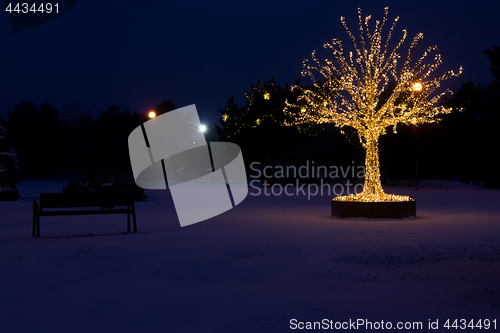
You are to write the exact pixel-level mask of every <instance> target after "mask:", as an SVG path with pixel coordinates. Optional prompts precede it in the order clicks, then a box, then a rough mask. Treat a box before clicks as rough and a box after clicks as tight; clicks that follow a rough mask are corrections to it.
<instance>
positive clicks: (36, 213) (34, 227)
mask: <svg viewBox="0 0 500 333" xmlns="http://www.w3.org/2000/svg"><path fill="white" fill-rule="evenodd" d="M37 217H38V202H36V201H33V236H36V220H37Z"/></svg>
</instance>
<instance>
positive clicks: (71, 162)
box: [0, 100, 176, 179]
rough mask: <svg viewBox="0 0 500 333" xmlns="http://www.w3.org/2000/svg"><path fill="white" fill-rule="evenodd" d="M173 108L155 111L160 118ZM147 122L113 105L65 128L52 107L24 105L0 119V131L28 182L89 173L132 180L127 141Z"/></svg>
mask: <svg viewBox="0 0 500 333" xmlns="http://www.w3.org/2000/svg"><path fill="white" fill-rule="evenodd" d="M175 108H176V106H175V104H174V103H173V102H172V101H170V100H166V101H163V102H162V103H161V104H159V105H157V106H156V107H155V111H156V113H157V115H160V114H162V113H165V112H168V111H171V110H174V109H175ZM145 121H147V115H144V114H139V113H137V112H131V110H130V109H129V108H127V107H125V108H124V109H121V108H120V106H118V105H112V106H109V107H108V109H107V110H106V111H101V112H100V113H99V117H98V118H97V119H95V120H94V119H92V118H91V117H82V118H81V119H80V120H78V121H77V122H68V121H66V120H64V119H61V118H60V117H59V114H58V112H57V109H56V107H54V106H53V105H52V104H50V103H48V102H46V103H42V104H40V105H39V106H37V105H35V104H34V103H32V102H27V101H21V102H20V103H19V104H17V105H16V106H15V107H14V110H13V111H12V112H9V113H8V119H4V118H3V117H1V116H0V126H2V127H5V128H7V133H8V135H7V144H8V145H9V147H11V148H13V149H15V150H17V151H19V153H20V157H21V168H22V171H23V173H24V177H25V178H26V179H37V178H56V177H69V178H72V177H81V176H85V175H89V174H93V173H101V174H113V175H116V176H118V177H131V176H132V169H131V166H130V160H129V154H128V136H129V134H130V132H131V131H132V130H133V129H135V128H136V127H137V126H140V125H141V124H142V123H144V122H145Z"/></svg>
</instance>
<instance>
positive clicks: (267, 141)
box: [216, 78, 316, 165]
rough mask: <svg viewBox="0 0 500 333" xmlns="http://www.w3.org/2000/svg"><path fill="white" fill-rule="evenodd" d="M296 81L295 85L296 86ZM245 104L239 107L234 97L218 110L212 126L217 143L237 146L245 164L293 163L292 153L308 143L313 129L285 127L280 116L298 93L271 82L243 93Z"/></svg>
mask: <svg viewBox="0 0 500 333" xmlns="http://www.w3.org/2000/svg"><path fill="white" fill-rule="evenodd" d="M299 83H300V81H298V80H297V82H296V83H295V84H296V85H298V84H299ZM244 94H245V97H246V103H245V105H243V106H239V105H238V104H237V103H236V101H235V97H234V95H233V96H232V97H231V98H230V99H229V100H228V102H227V104H226V106H225V107H224V108H223V109H220V110H219V111H220V114H221V116H220V119H219V124H218V125H216V129H217V132H218V134H219V139H220V140H221V141H230V142H234V143H236V144H238V145H239V146H240V147H241V149H242V150H243V151H245V160H246V161H252V162H253V161H258V162H261V164H262V165H269V164H273V162H274V161H280V162H284V161H285V160H288V161H290V159H293V158H294V156H293V153H292V151H293V149H295V148H296V147H297V146H300V145H301V144H303V143H304V142H305V141H307V140H308V137H309V133H312V131H313V130H316V129H315V128H309V127H310V125H309V124H307V125H304V126H301V127H299V129H302V132H305V133H301V132H300V131H299V130H298V128H292V127H288V126H285V125H284V123H285V122H286V121H291V118H290V117H289V116H287V115H286V114H284V113H283V108H284V107H285V102H286V100H294V101H296V100H297V96H298V91H295V92H293V91H291V89H290V87H289V86H288V85H286V84H285V86H284V87H282V86H280V85H277V84H276V83H275V81H274V78H271V80H269V81H266V82H259V81H257V84H255V85H254V84H252V85H251V89H250V90H249V91H245V93H244Z"/></svg>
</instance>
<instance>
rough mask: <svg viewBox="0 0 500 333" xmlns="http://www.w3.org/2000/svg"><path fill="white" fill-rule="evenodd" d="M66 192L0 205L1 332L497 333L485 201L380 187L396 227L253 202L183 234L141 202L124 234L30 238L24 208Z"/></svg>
mask: <svg viewBox="0 0 500 333" xmlns="http://www.w3.org/2000/svg"><path fill="white" fill-rule="evenodd" d="M66 183H67V182H55V181H54V182H42V181H23V182H21V183H20V184H18V186H17V187H18V189H19V193H20V194H21V195H22V198H21V199H20V201H18V202H0V253H1V255H0V287H1V289H0V332H2V333H10V332H72V333H76V332H134V333H135V332H199V333H203V332H291V331H301V330H299V329H295V330H292V329H291V328H290V320H292V319H296V320H297V322H317V321H321V320H323V319H327V320H332V321H333V323H335V322H344V321H349V319H350V320H352V321H355V320H357V319H364V320H370V321H372V322H381V321H382V320H383V321H384V323H386V322H388V321H389V322H391V323H392V325H393V326H395V325H396V323H397V322H406V321H409V322H422V323H423V329H422V330H417V329H415V330H414V331H420V332H427V331H429V330H428V329H427V325H428V322H429V320H431V321H435V320H436V319H439V326H440V329H439V330H433V331H434V332H436V331H437V332H442V331H448V330H447V329H443V327H442V325H443V324H444V323H445V320H446V319H452V320H454V319H467V320H468V321H467V323H469V321H470V320H471V319H474V320H475V322H477V320H479V319H490V320H495V319H496V325H497V330H498V329H499V326H500V204H499V203H500V191H498V190H490V189H484V188H479V187H476V186H472V185H465V184H459V183H455V182H447V181H421V182H420V184H419V185H420V188H419V189H418V190H415V189H413V188H411V187H403V186H387V187H386V188H385V190H386V192H388V193H394V194H405V195H409V196H411V197H412V198H414V199H416V201H417V217H416V218H414V217H413V218H406V219H401V220H392V219H387V220H384V219H372V220H369V219H363V218H352V219H338V218H334V217H331V216H330V200H331V196H329V195H323V196H319V195H318V196H313V197H311V200H307V197H306V196H304V195H294V196H285V195H281V196H279V197H276V196H266V195H264V194H263V193H262V194H261V195H260V196H253V195H249V196H248V197H247V198H246V199H245V200H244V201H243V202H242V203H241V204H240V205H239V206H237V207H236V208H235V209H233V210H231V211H229V212H227V213H225V214H223V215H220V216H217V217H214V218H212V219H210V220H207V221H204V222H201V223H198V224H195V225H191V226H188V227H184V228H181V227H180V226H179V223H178V220H177V216H176V213H175V210H174V206H173V202H172V198H171V197H170V196H169V192H168V191H147V194H148V195H149V198H148V199H147V200H146V201H144V202H139V203H136V209H137V224H138V230H139V232H138V233H137V234H133V233H131V234H128V233H124V231H125V230H126V216H125V215H95V216H74V217H73V216H64V217H42V219H41V234H42V238H39V239H37V238H35V237H33V236H31V223H32V201H33V200H36V199H37V197H38V195H39V193H40V192H60V190H61V188H62V186H63V185H65V184H66ZM400 185H401V184H400ZM403 185H404V184H403ZM410 185H411V184H410ZM252 191H253V192H252V193H254V194H255V190H252ZM193 209H196V207H193ZM351 328H352V327H351ZM475 330H476V331H477V330H478V329H475ZM303 331H306V330H303ZM308 331H310V330H308ZM366 331H374V330H367V329H366V327H358V332H366ZM393 331H403V330H396V329H394V330H393ZM450 331H457V330H456V329H451V330H450ZM460 331H463V330H460ZM481 331H484V329H482V330H481ZM489 331H493V330H492V328H491V327H490V330H489Z"/></svg>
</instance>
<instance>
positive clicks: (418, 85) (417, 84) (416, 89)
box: [411, 82, 423, 190]
mask: <svg viewBox="0 0 500 333" xmlns="http://www.w3.org/2000/svg"><path fill="white" fill-rule="evenodd" d="M411 89H412V90H413V92H414V93H415V94H419V93H421V92H422V89H423V86H422V83H420V82H415V83H414V84H413V85H412V86H411ZM413 125H414V126H415V190H418V141H417V138H418V137H417V123H414V124H413Z"/></svg>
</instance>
